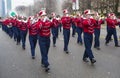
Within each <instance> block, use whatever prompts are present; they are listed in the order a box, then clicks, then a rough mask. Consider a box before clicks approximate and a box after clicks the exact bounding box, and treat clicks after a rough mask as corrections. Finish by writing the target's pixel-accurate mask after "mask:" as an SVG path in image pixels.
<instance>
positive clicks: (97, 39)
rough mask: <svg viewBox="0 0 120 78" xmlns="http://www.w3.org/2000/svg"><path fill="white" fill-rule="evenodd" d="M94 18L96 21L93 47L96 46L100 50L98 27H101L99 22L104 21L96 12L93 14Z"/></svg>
mask: <svg viewBox="0 0 120 78" xmlns="http://www.w3.org/2000/svg"><path fill="white" fill-rule="evenodd" d="M94 19H95V21H96V24H95V32H94V35H95V38H94V48H96V49H97V50H100V40H99V38H100V29H101V24H103V23H104V21H103V20H102V19H101V18H100V16H99V14H98V13H97V12H96V13H95V14H94Z"/></svg>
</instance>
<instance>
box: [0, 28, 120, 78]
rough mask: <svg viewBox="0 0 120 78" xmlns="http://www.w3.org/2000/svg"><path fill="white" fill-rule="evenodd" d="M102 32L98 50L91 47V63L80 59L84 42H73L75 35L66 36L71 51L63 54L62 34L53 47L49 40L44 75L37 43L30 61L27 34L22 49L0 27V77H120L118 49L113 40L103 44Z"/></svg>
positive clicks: (119, 32)
mask: <svg viewBox="0 0 120 78" xmlns="http://www.w3.org/2000/svg"><path fill="white" fill-rule="evenodd" d="M105 35H106V30H105V28H102V32H101V39H100V42H101V50H100V51H98V50H96V49H94V48H92V50H93V52H94V55H95V59H96V60H97V62H96V63H95V65H91V64H90V63H84V62H83V61H82V56H83V53H84V45H83V46H80V45H78V44H77V43H76V42H77V40H76V39H77V34H76V36H75V38H73V37H71V38H70V43H69V51H70V52H71V53H70V54H69V55H67V54H65V53H64V51H63V36H62V33H60V35H59V38H58V39H57V44H56V46H57V47H53V45H52V42H51V46H50V51H49V62H50V68H51V70H50V73H49V74H48V73H45V72H44V70H43V68H42V67H41V62H40V59H41V55H40V50H39V46H38V44H37V47H36V59H35V60H32V59H31V56H30V55H31V54H30V45H29V41H28V37H27V42H26V50H22V47H21V45H16V43H15V42H14V40H13V39H10V38H9V36H8V35H6V33H5V32H3V31H2V30H1V29H0V78H120V48H116V47H114V41H112V42H110V44H109V46H105V45H104V43H105V39H104V37H105ZM118 35H120V31H119V30H118ZM119 42H120V41H119Z"/></svg>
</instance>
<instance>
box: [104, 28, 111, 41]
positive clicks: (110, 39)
mask: <svg viewBox="0 0 120 78" xmlns="http://www.w3.org/2000/svg"><path fill="white" fill-rule="evenodd" d="M109 29H110V27H109V26H107V27H106V30H107V34H108V31H109ZM106 38H107V35H106V37H105V40H106ZM111 39H112V36H111V38H110V40H111Z"/></svg>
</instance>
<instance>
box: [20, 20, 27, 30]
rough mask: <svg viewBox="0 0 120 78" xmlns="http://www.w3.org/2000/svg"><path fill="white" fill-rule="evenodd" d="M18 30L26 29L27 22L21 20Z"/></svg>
mask: <svg viewBox="0 0 120 78" xmlns="http://www.w3.org/2000/svg"><path fill="white" fill-rule="evenodd" d="M20 30H22V31H26V30H27V23H25V22H24V21H21V25H20Z"/></svg>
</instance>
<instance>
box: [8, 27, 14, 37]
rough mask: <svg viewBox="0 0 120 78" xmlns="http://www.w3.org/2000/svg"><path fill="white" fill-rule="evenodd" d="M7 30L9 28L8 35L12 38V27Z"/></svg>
mask: <svg viewBox="0 0 120 78" xmlns="http://www.w3.org/2000/svg"><path fill="white" fill-rule="evenodd" d="M8 30H9V36H10V37H11V38H12V37H13V27H10V28H9V29H8Z"/></svg>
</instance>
